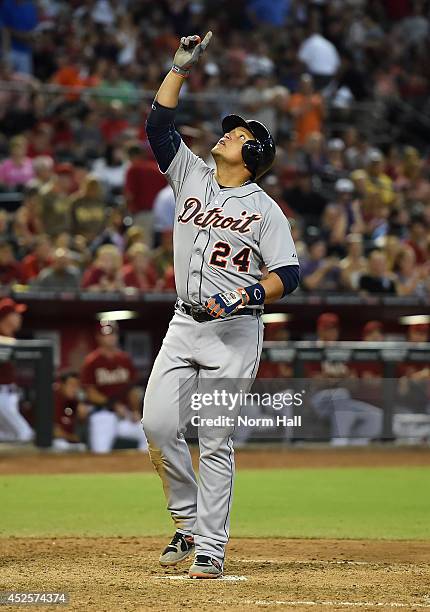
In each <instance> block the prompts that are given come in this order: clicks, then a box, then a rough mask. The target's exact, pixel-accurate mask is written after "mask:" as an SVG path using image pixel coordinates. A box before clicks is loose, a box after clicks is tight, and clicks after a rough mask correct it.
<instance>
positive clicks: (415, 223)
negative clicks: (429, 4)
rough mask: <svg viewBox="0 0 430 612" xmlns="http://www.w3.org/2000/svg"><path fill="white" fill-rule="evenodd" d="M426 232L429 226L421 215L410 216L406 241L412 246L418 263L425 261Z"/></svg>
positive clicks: (426, 255)
mask: <svg viewBox="0 0 430 612" xmlns="http://www.w3.org/2000/svg"><path fill="white" fill-rule="evenodd" d="M428 232H429V227H428V224H427V222H426V219H425V218H424V216H423V215H415V216H414V217H412V219H411V222H410V226H409V240H407V241H406V243H407V244H408V245H409V246H410V247H412V248H413V250H414V252H415V256H416V263H417V264H418V265H421V264H423V263H425V262H426V260H427V257H428V253H427V240H428Z"/></svg>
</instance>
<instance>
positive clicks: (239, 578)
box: [153, 574, 248, 583]
mask: <svg viewBox="0 0 430 612" xmlns="http://www.w3.org/2000/svg"><path fill="white" fill-rule="evenodd" d="M153 577H154V578H156V579H157V580H187V581H188V582H190V583H197V582H207V581H206V580H193V579H192V578H190V577H189V576H178V575H176V574H173V575H171V576H153ZM244 580H248V578H247V577H246V576H223V577H222V578H216V579H209V581H210V582H241V581H244Z"/></svg>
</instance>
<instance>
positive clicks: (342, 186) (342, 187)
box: [334, 178, 354, 193]
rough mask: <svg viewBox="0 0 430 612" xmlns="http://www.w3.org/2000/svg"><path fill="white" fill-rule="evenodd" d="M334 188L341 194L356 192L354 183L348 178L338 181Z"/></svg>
mask: <svg viewBox="0 0 430 612" xmlns="http://www.w3.org/2000/svg"><path fill="white" fill-rule="evenodd" d="M334 188H335V190H336V191H339V192H340V193H352V192H353V191H354V183H353V182H352V181H350V180H349V179H347V178H343V179H338V180H337V181H336V184H335V186H334Z"/></svg>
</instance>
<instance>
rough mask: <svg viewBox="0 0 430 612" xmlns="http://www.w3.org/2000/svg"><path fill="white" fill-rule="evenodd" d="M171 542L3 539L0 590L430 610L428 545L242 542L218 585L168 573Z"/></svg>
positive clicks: (211, 605) (157, 604) (76, 603)
mask: <svg viewBox="0 0 430 612" xmlns="http://www.w3.org/2000/svg"><path fill="white" fill-rule="evenodd" d="M165 544H166V542H165V541H161V540H159V539H155V538H144V539H142V538H112V539H103V538H98V539H93V538H88V539H72V538H64V539H21V538H10V539H7V540H2V541H1V548H2V555H1V561H0V563H1V565H0V576H1V589H12V588H13V589H14V590H16V591H19V590H24V591H28V590H29V589H32V590H37V591H40V590H45V591H51V590H53V591H58V590H64V591H67V592H68V593H69V594H70V605H69V606H67V608H66V609H67V610H70V611H71V610H73V611H79V612H86V611H88V612H92V611H94V612H102V611H104V612H113V611H115V612H116V611H120V610H121V611H124V612H128V611H135V610H160V611H166V610H169V611H170V610H184V609H186V610H195V611H196V612H200V611H201V610H202V611H210V610H214V611H215V610H216V611H217V612H223V611H225V610H246V611H249V610H261V609H267V608H268V609H273V608H277V609H282V610H355V609H356V608H357V609H364V610H392V609H394V608H396V609H397V608H398V609H404V610H422V609H430V587H429V585H430V542H416V541H414V542H383V541H381V542H376V541H363V540H360V541H345V540H343V541H336V540H257V539H255V540H252V539H236V540H232V541H231V543H230V545H229V549H228V561H227V564H226V575H228V577H229V579H228V580H222V581H219V580H216V581H195V580H189V579H188V578H187V577H186V571H187V568H188V565H189V564H188V562H185V563H184V564H182V565H181V566H180V567H178V568H177V569H170V570H168V571H167V570H163V569H162V568H161V567H160V566H159V565H158V563H157V558H158V555H159V552H160V550H161V549H162V547H163V546H164V545H165ZM3 609H4V610H14V609H16V606H14V607H10V606H7V607H4V608H3ZM36 609H38V610H40V609H44V610H45V609H46V610H49V609H52V607H51V608H48V607H43V608H41V607H37V608H36Z"/></svg>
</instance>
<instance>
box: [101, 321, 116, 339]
mask: <svg viewBox="0 0 430 612" xmlns="http://www.w3.org/2000/svg"><path fill="white" fill-rule="evenodd" d="M96 332H97V333H98V334H101V335H102V336H110V335H111V334H117V333H118V332H119V327H118V323H117V322H116V321H100V322H99V323H97V329H96Z"/></svg>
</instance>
